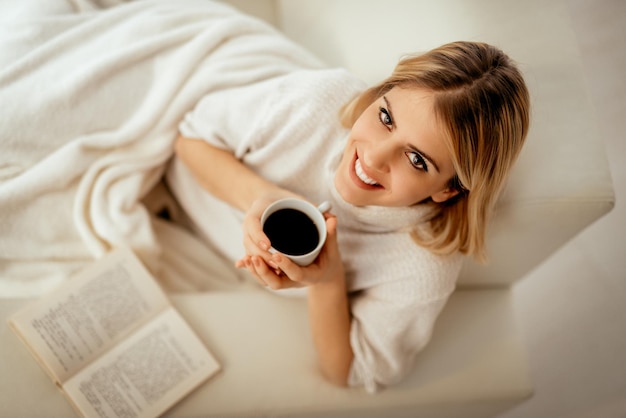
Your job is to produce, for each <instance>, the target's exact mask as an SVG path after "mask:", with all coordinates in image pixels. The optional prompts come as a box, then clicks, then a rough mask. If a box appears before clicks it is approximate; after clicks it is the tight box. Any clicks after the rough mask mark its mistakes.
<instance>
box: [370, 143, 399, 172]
mask: <svg viewBox="0 0 626 418" xmlns="http://www.w3.org/2000/svg"><path fill="white" fill-rule="evenodd" d="M392 151H393V147H392V141H382V140H381V141H377V142H376V143H374V144H372V145H371V146H370V148H369V150H368V152H367V153H366V154H365V155H364V156H363V163H365V165H366V166H367V167H368V168H369V169H370V170H375V171H378V172H380V173H387V172H389V165H390V162H391V157H392V155H393V152H392Z"/></svg>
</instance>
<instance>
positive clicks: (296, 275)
mask: <svg viewBox="0 0 626 418" xmlns="http://www.w3.org/2000/svg"><path fill="white" fill-rule="evenodd" d="M324 216H325V218H326V229H327V237H326V243H325V244H324V247H323V248H322V251H321V252H320V254H319V256H318V257H317V259H316V260H315V261H314V262H313V263H312V264H310V265H308V266H306V267H301V266H299V265H297V264H296V263H294V262H293V261H291V260H290V259H289V258H288V257H287V256H285V255H283V254H279V253H278V254H274V255H272V261H273V263H274V264H275V265H276V266H277V267H278V268H273V267H271V266H269V265H268V264H267V263H266V262H265V260H263V258H262V257H260V256H258V255H252V256H249V255H246V256H245V257H244V258H242V259H241V260H240V261H239V262H238V263H237V265H238V266H240V267H246V268H247V269H248V271H249V272H250V273H251V274H252V275H253V276H254V277H255V278H256V279H257V281H258V282H259V283H260V284H262V285H264V286H268V287H270V288H271V289H274V290H278V289H288V288H293V287H303V286H314V285H318V284H322V283H326V282H329V281H334V280H344V270H343V263H342V261H341V256H340V254H339V246H338V244H337V218H336V217H335V216H334V215H332V214H329V213H326V214H324Z"/></svg>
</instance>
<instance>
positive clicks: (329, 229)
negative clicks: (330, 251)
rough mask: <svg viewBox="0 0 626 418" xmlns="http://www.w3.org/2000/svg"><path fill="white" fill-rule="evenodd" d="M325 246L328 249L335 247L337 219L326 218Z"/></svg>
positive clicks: (331, 216)
mask: <svg viewBox="0 0 626 418" xmlns="http://www.w3.org/2000/svg"><path fill="white" fill-rule="evenodd" d="M326 233H327V236H326V244H327V245H329V247H330V248H336V247H337V217H336V216H334V215H330V216H327V217H326Z"/></svg>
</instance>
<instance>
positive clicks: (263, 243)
mask: <svg viewBox="0 0 626 418" xmlns="http://www.w3.org/2000/svg"><path fill="white" fill-rule="evenodd" d="M259 247H261V249H263V250H268V249H269V248H270V246H269V244H268V243H267V242H265V241H259Z"/></svg>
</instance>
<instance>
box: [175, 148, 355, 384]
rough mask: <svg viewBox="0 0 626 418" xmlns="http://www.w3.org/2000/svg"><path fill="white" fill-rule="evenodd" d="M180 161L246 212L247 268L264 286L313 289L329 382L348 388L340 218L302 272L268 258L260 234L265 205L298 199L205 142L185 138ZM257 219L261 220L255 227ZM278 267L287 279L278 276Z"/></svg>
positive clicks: (314, 325)
mask: <svg viewBox="0 0 626 418" xmlns="http://www.w3.org/2000/svg"><path fill="white" fill-rule="evenodd" d="M176 155H177V156H178V157H179V158H180V159H181V160H182V161H183V163H184V164H185V165H186V166H187V167H188V168H189V170H190V171H191V172H192V174H193V176H194V177H195V178H196V180H197V181H198V182H199V183H200V184H201V185H202V187H203V188H204V189H205V190H207V191H208V192H210V193H212V194H213V195H215V196H216V197H218V198H219V199H221V200H223V201H225V202H227V203H228V204H230V205H231V206H234V207H236V208H238V209H240V210H242V211H244V212H246V213H247V215H246V221H245V222H246V225H245V227H246V228H251V230H249V231H248V234H247V235H246V237H244V243H245V244H246V250H247V251H248V254H250V255H249V256H246V257H245V260H246V262H245V263H239V264H238V265H239V266H240V267H241V266H244V265H245V266H246V267H248V269H249V270H250V272H251V273H252V274H253V275H254V276H255V277H256V278H257V280H259V282H260V283H261V284H263V285H268V286H270V287H272V288H273V289H279V288H283V287H292V286H298V285H308V286H309V289H308V307H309V321H310V325H311V332H312V334H313V342H314V345H315V349H316V352H317V354H318V357H319V361H320V367H321V370H322V373H323V374H324V376H325V377H326V378H327V379H328V380H329V381H331V382H333V383H334V384H337V385H340V386H345V385H347V380H348V373H349V371H350V366H351V364H352V358H353V353H352V348H351V346H350V311H349V307H348V297H347V294H346V287H345V274H344V270H343V264H342V262H341V257H340V255H339V249H338V245H337V237H336V218H335V217H332V216H329V218H328V219H327V225H328V238H327V245H326V246H325V247H324V250H323V251H322V253H321V254H320V256H319V257H318V260H317V261H316V262H315V263H314V264H312V265H311V266H309V267H306V268H301V267H299V266H297V265H296V264H294V263H292V262H291V261H290V260H289V259H287V258H286V257H281V256H280V255H279V254H276V255H274V256H272V255H271V254H269V253H267V252H265V251H264V250H266V249H267V248H269V244H268V245H267V247H264V246H263V245H260V247H261V248H258V247H257V245H256V244H253V243H261V242H262V241H263V240H266V239H267V237H265V234H263V232H262V229H261V228H260V221H259V219H260V213H261V212H262V210H263V208H264V205H265V204H266V203H269V202H271V201H273V200H275V199H276V198H277V197H284V196H285V194H287V195H291V196H293V194H292V193H290V192H288V191H286V190H283V189H281V188H280V187H278V186H276V185H274V184H273V183H271V182H269V181H267V180H265V179H263V178H262V177H260V176H259V175H257V174H256V173H254V172H253V171H252V170H250V169H249V168H248V167H246V166H245V165H244V164H243V163H242V162H241V161H239V160H238V159H237V158H236V157H235V156H234V155H233V154H232V153H230V152H229V151H226V150H223V149H220V148H217V147H214V146H211V145H209V144H207V143H206V142H204V141H200V140H194V139H189V138H185V137H183V136H180V137H179V138H178V139H177V141H176ZM255 219H257V220H256V221H255ZM270 259H271V260H272V262H273V263H272V264H273V266H272V267H278V268H280V270H281V271H282V272H284V274H280V275H279V274H276V271H275V270H273V269H271V268H269V266H268V265H267V264H266V262H265V261H266V260H267V261H269V260H270Z"/></svg>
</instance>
